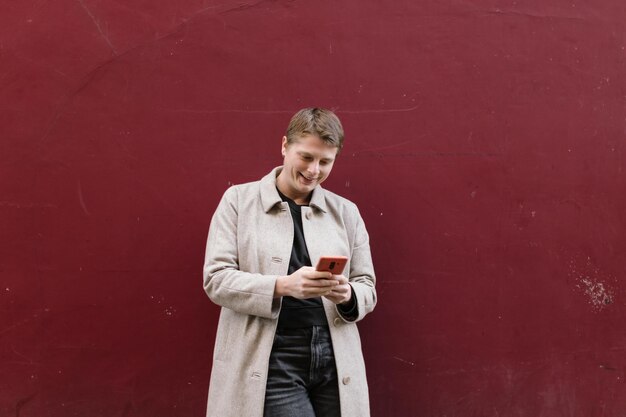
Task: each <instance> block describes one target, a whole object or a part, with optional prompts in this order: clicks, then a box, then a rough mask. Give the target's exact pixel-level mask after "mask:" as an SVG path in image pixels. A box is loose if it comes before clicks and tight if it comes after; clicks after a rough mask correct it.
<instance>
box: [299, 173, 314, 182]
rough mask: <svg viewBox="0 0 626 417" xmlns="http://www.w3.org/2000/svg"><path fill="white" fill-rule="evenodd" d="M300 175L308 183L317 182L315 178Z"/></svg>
mask: <svg viewBox="0 0 626 417" xmlns="http://www.w3.org/2000/svg"><path fill="white" fill-rule="evenodd" d="M300 175H301V176H302V178H303V179H304V180H305V181H307V182H313V181H315V178H309V177H307V176H306V175H304V174H303V173H300Z"/></svg>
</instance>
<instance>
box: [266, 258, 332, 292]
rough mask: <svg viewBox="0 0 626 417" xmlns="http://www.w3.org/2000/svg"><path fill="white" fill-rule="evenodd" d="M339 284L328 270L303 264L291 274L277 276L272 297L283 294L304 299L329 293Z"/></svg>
mask: <svg viewBox="0 0 626 417" xmlns="http://www.w3.org/2000/svg"><path fill="white" fill-rule="evenodd" d="M336 285H339V281H338V280H336V279H334V278H333V274H332V273H330V272H322V271H316V270H315V268H313V267H312V266H303V267H302V268H300V269H298V270H297V271H295V272H294V273H293V274H291V275H287V276H281V277H278V279H277V280H276V287H275V289H274V297H282V296H284V295H287V296H290V297H294V298H299V299H301V300H302V299H305V298H313V297H321V296H324V295H328V294H330V292H331V291H332V289H333V288H334V287H335V286H336Z"/></svg>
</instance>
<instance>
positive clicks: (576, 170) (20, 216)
mask: <svg viewBox="0 0 626 417" xmlns="http://www.w3.org/2000/svg"><path fill="white" fill-rule="evenodd" d="M624 22H626V9H625V3H624V2H623V1H622V0H598V1H593V2H579V1H576V0H570V1H562V0H558V1H539V0H532V1H511V0H509V1H505V0H501V1H495V0H491V1H472V0H463V1H461V0H452V1H434V0H427V1H396V2H377V1H357V0H346V1H332V2H331V1H319V2H306V1H302V0H299V1H288V0H277V1H269V0H266V1H257V2H249V3H244V2H242V1H240V0H238V1H231V0H221V1H219V2H218V1H213V0H177V1H172V0H164V1H161V2H150V1H144V0H125V1H114V0H58V1H46V0H21V1H3V2H1V3H0V126H1V132H0V237H1V239H0V416H3V417H4V416H11V417H12V416H20V417H31V416H32V417H66V416H89V417H98V416H103V417H111V416H142V417H155V416H163V417H177V416H181V417H182V416H201V415H203V413H204V407H205V401H206V392H207V386H208V378H209V373H210V366H211V360H210V359H211V355H212V348H213V338H214V335H215V327H216V319H217V315H218V312H219V311H218V308H217V307H216V306H214V305H212V304H211V303H210V302H209V300H208V299H207V298H206V296H205V295H204V292H203V290H202V286H201V266H202V258H203V251H204V242H205V237H206V232H207V229H208V224H209V221H210V216H211V214H212V212H213V210H214V209H215V206H216V205H217V202H218V199H219V198H220V196H221V194H222V193H223V191H224V190H225V189H226V188H227V187H228V185H229V184H233V183H240V182H245V181H250V180H254V179H257V178H259V177H260V176H262V175H263V174H265V173H266V172H268V171H269V170H270V169H271V168H272V167H274V166H275V165H278V164H280V161H281V160H280V138H281V136H282V134H283V132H284V129H285V127H286V125H287V122H288V120H289V117H290V116H291V114H292V113H293V112H295V111H296V110H297V109H299V108H301V107H304V106H310V105H318V106H325V107H331V108H334V109H336V111H337V113H338V114H339V116H340V117H341V118H342V120H343V122H344V125H345V128H346V131H347V139H346V146H345V150H344V152H343V153H342V154H341V156H340V158H339V160H338V162H337V165H336V168H335V170H334V172H333V174H332V176H331V178H330V179H329V180H328V182H327V187H328V188H330V189H331V190H333V191H336V192H338V193H340V194H342V195H344V196H346V197H348V198H350V199H352V200H353V201H355V202H356V203H357V204H358V205H359V207H360V209H361V211H362V213H363V216H364V218H365V220H366V223H367V225H368V228H369V230H370V235H371V241H372V248H373V254H374V259H375V264H376V268H377V271H378V278H379V284H378V288H379V295H380V304H379V306H378V308H377V310H376V311H375V314H373V315H372V316H370V317H368V318H367V320H365V321H364V322H363V323H362V325H361V331H362V337H363V349H364V352H365V355H366V360H367V363H368V372H369V381H370V391H371V397H372V414H373V416H374V417H394V416H407V417H409V416H433V417H435V416H449V417H450V416H490V417H491V416H493V417H497V416H511V417H513V416H528V417H541V416H545V417H560V416H567V417H600V416H621V415H623V414H624V413H625V412H626V385H625V383H624V380H625V378H626V375H625V373H626V368H625V366H626V361H625V358H626V332H624V322H625V321H626V308H625V306H626V290H625V286H626V284H625V282H624V280H625V279H626V277H625V273H626V266H625V265H626V237H625V233H624V231H625V230H626V193H625V190H626V180H625V172H624V161H625V157H624V156H625V153H626V146H625V139H626V138H625V135H626V121H625V114H626V111H625V110H626V101H625V97H626V79H625V75H624V74H626V68H625V57H626V51H625V47H626V30H625V23H624Z"/></svg>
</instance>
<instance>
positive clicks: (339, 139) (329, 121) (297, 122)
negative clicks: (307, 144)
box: [285, 107, 343, 153]
mask: <svg viewBox="0 0 626 417" xmlns="http://www.w3.org/2000/svg"><path fill="white" fill-rule="evenodd" d="M304 135H315V136H317V137H319V138H320V139H322V140H323V141H324V142H326V143H327V144H329V145H332V146H336V147H337V153H339V152H340V151H341V148H342V147H343V126H341V121H339V118H338V117H337V115H336V114H335V113H333V112H332V111H330V110H328V109H320V108H317V107H309V108H306V109H302V110H299V111H298V112H297V113H296V114H294V115H293V117H292V118H291V121H290V122H289V126H288V127H287V133H286V134H285V136H287V143H290V144H291V143H293V142H295V141H297V140H298V139H299V138H301V137H302V136H304Z"/></svg>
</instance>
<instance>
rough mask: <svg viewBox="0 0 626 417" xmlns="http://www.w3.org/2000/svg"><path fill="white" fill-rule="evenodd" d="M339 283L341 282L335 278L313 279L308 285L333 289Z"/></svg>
mask: <svg viewBox="0 0 626 417" xmlns="http://www.w3.org/2000/svg"><path fill="white" fill-rule="evenodd" d="M337 285H339V282H337V281H336V280H334V279H312V280H309V281H308V282H307V283H306V286H308V287H320V288H327V289H332V288H334V287H336V286H337Z"/></svg>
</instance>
